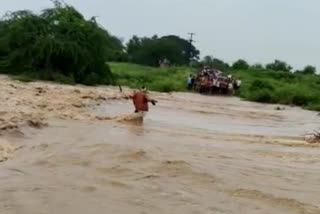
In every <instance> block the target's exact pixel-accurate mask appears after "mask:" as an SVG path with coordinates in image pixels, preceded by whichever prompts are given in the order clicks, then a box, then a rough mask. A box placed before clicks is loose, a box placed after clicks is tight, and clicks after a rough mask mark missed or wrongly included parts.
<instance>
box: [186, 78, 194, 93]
mask: <svg viewBox="0 0 320 214" xmlns="http://www.w3.org/2000/svg"><path fill="white" fill-rule="evenodd" d="M192 78H193V77H192V75H191V74H190V76H188V78H187V85H188V89H189V90H191V89H192Z"/></svg>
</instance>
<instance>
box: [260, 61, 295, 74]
mask: <svg viewBox="0 0 320 214" xmlns="http://www.w3.org/2000/svg"><path fill="white" fill-rule="evenodd" d="M266 68H267V69H269V70H274V71H284V72H290V71H291V70H292V67H291V66H290V65H288V64H287V63H286V62H283V61H280V60H275V61H274V62H273V63H269V64H267V65H266Z"/></svg>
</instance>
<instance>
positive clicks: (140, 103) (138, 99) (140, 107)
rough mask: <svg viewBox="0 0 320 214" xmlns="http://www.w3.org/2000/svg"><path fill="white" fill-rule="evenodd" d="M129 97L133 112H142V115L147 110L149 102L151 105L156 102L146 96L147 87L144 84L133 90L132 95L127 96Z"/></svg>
mask: <svg viewBox="0 0 320 214" xmlns="http://www.w3.org/2000/svg"><path fill="white" fill-rule="evenodd" d="M129 98H130V99H132V100H133V105H134V107H135V113H139V114H142V116H145V114H146V113H147V112H148V111H149V102H150V103H152V105H156V103H157V101H156V100H153V99H150V98H149V97H148V95H147V89H146V88H145V87H144V86H142V88H141V89H140V90H139V91H135V92H134V93H133V95H131V96H129Z"/></svg>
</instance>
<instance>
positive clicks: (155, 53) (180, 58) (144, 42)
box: [127, 35, 200, 66]
mask: <svg viewBox="0 0 320 214" xmlns="http://www.w3.org/2000/svg"><path fill="white" fill-rule="evenodd" d="M189 50H190V44H189V43H188V41H186V40H184V39H181V38H180V37H177V36H172V35H171V36H164V37H161V38H158V37H157V36H153V37H152V38H147V37H143V38H139V37H137V36H133V37H132V38H131V39H130V41H129V42H128V44H127V53H128V60H129V61H130V62H133V63H137V64H143V65H150V66H157V65H158V63H159V60H163V59H168V60H169V61H170V62H171V63H172V64H176V65H187V64H188V63H189V60H190V59H189V54H188V53H189V52H188V51H189ZM199 54H200V52H199V51H198V50H196V48H195V47H194V46H191V57H192V58H193V59H198V58H199Z"/></svg>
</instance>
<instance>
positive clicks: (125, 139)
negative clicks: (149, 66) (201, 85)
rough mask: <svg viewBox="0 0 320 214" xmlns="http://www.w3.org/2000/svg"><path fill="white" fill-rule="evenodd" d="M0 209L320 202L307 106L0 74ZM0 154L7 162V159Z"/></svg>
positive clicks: (317, 206) (201, 209)
mask: <svg viewBox="0 0 320 214" xmlns="http://www.w3.org/2000/svg"><path fill="white" fill-rule="evenodd" d="M0 88H1V89H2V90H0V95H1V96H0V99H1V104H0V108H1V109H0V115H2V116H1V118H2V119H1V120H0V125H2V127H3V130H2V132H0V133H1V135H2V136H0V138H1V141H0V160H1V157H3V158H2V160H3V162H1V163H0V213H1V214H16V213H21V214H38V213H39V214H40V213H41V214H42V213H43V214H46V213H49V214H50V213H68V214H87V213H93V214H100V213H119V214H122V213H123V214H126V213H133V214H135V213H136V214H142V213H152V214H157V213H159V214H160V213H161V214H162V213H168V214H169V213H170V214H171V213H199V214H200V213H201V214H202V213H213V214H216V213H217V214H220V213H221V214H222V213H224V214H225V213H228V214H229V213H231V214H232V213H235V214H248V213H250V214H251V213H253V214H255V213H257V214H267V213H288V214H300V213H301V214H318V213H320V171H319V169H320V146H319V145H318V144H308V143H306V142H304V140H303V136H304V135H305V134H306V133H308V132H310V131H313V130H314V129H317V128H318V124H319V122H320V117H318V116H317V114H316V113H315V112H311V111H305V110H301V109H300V108H295V107H287V106H286V107H285V110H283V111H277V110H275V109H276V106H275V105H265V104H258V103H251V102H245V101H241V100H240V99H238V98H231V97H209V96H201V95H197V94H186V93H172V94H159V93H151V94H150V96H152V97H154V98H156V99H157V100H158V101H159V103H158V105H157V106H156V107H151V110H150V112H149V113H148V114H147V116H146V117H145V118H144V121H143V123H141V122H139V121H140V119H141V117H140V116H139V115H135V114H131V112H132V111H133V107H132V104H131V102H130V101H128V100H124V99H120V98H121V97H123V95H122V94H120V93H118V92H117V91H116V90H115V89H112V88H103V87H98V88H90V87H83V86H61V85H55V84H48V83H41V82H36V83H29V84H22V83H18V82H15V81H11V80H9V79H8V78H7V77H5V76H2V77H1V78H0ZM5 160H6V161H5Z"/></svg>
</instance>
